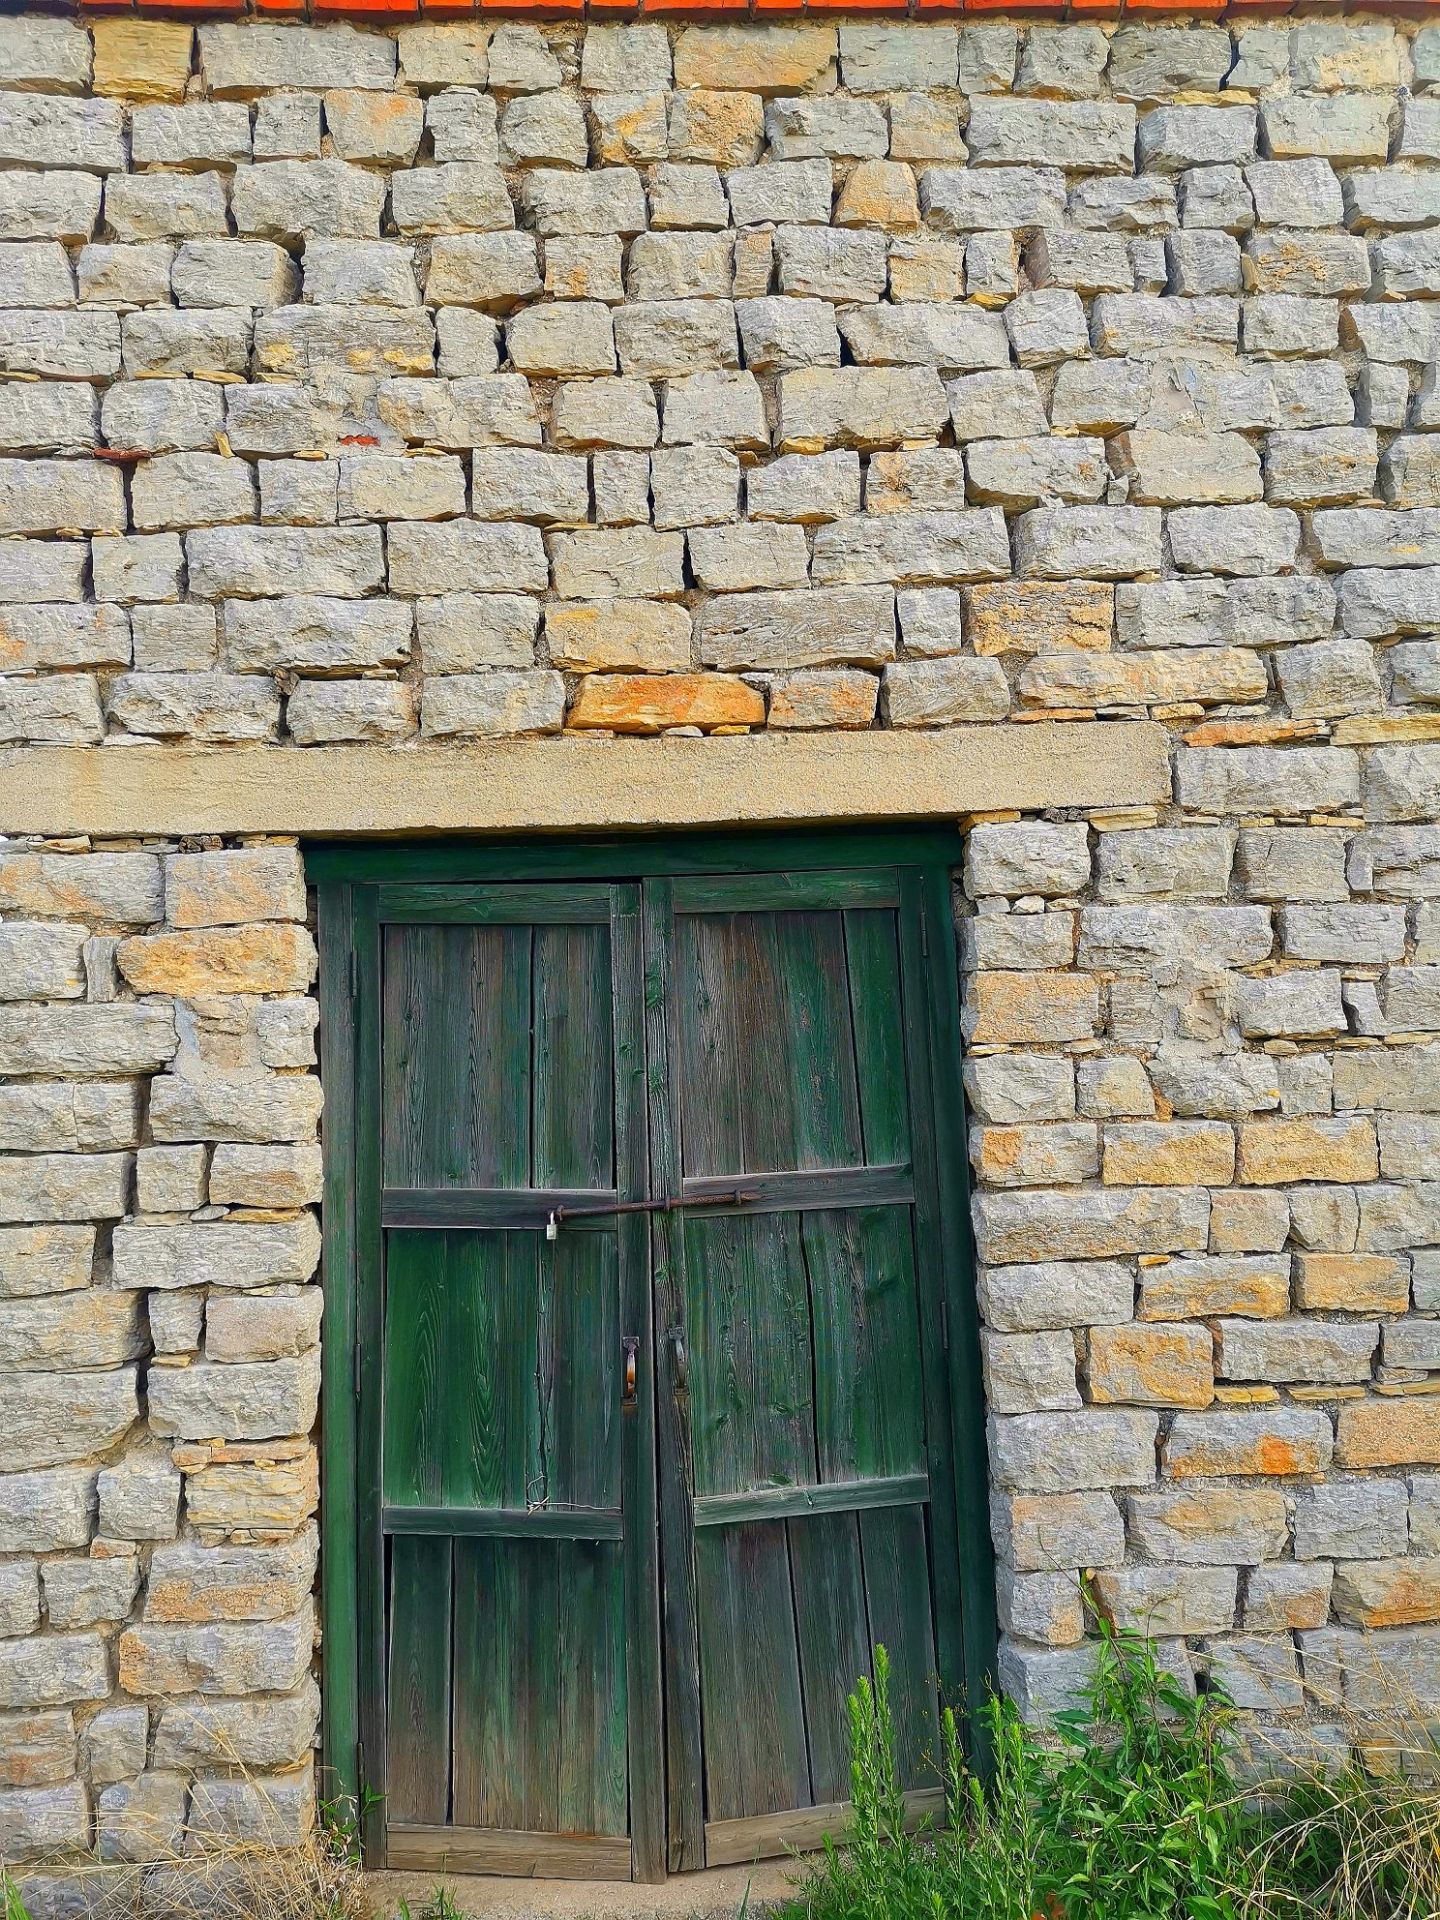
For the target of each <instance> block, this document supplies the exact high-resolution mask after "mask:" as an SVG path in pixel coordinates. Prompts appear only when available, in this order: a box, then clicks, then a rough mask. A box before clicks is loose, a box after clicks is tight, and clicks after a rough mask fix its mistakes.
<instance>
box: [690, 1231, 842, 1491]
mask: <svg viewBox="0 0 1440 1920" xmlns="http://www.w3.org/2000/svg"><path fill="white" fill-rule="evenodd" d="M682 1237H683V1241H684V1245H685V1262H686V1266H685V1270H686V1275H687V1280H688V1283H689V1300H688V1302H687V1308H688V1318H689V1322H690V1325H691V1328H692V1330H693V1352H692V1354H691V1359H690V1391H691V1400H692V1411H691V1430H692V1434H693V1442H694V1449H695V1491H696V1493H697V1494H708V1493H738V1492H742V1491H744V1490H747V1489H749V1488H752V1487H764V1486H793V1485H796V1484H797V1483H809V1482H810V1481H812V1480H813V1479H814V1477H815V1429H814V1408H813V1400H814V1392H813V1374H812V1365H811V1329H810V1294H809V1286H808V1283H807V1278H806V1272H805V1259H804V1250H803V1247H802V1243H801V1237H800V1222H799V1219H798V1218H797V1216H796V1215H794V1214H790V1213H763V1214H762V1213H756V1214H740V1213H736V1214H721V1215H716V1216H711V1217H709V1218H707V1217H706V1216H705V1215H703V1214H690V1215H688V1216H685V1220H684V1226H683V1228H682Z"/></svg>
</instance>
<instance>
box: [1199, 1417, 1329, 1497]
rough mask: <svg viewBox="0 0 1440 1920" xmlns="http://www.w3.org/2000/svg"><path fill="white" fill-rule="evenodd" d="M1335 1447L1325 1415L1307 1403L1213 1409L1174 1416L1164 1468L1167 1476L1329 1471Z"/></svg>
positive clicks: (1208, 1476) (1283, 1474)
mask: <svg viewBox="0 0 1440 1920" xmlns="http://www.w3.org/2000/svg"><path fill="white" fill-rule="evenodd" d="M1341 1418H1342V1419H1343V1418H1344V1414H1343V1412H1342V1415H1341ZM1332 1445H1333V1441H1332V1434H1331V1428H1330V1419H1329V1416H1328V1415H1327V1414H1324V1413H1316V1412H1310V1411H1308V1410H1307V1409H1305V1408H1302V1407H1267V1408H1263V1409H1260V1410H1257V1411H1251V1410H1248V1409H1247V1410H1244V1411H1237V1410H1233V1409H1229V1408H1227V1409H1221V1410H1217V1409H1214V1408H1211V1409H1209V1410H1207V1411H1206V1412H1204V1413H1180V1414H1177V1415H1176V1416H1175V1420H1174V1423H1173V1425H1172V1426H1171V1429H1170V1434H1169V1437H1168V1439H1166V1440H1165V1441H1164V1443H1163V1445H1162V1448H1161V1469H1162V1473H1163V1476H1164V1478H1165V1479H1167V1480H1190V1479H1212V1478H1215V1477H1217V1476H1219V1475H1226V1474H1229V1475H1235V1476H1237V1477H1251V1476H1256V1475H1273V1476H1281V1477H1287V1476H1290V1475H1294V1474H1315V1473H1324V1472H1325V1471H1326V1470H1327V1469H1328V1467H1329V1465H1330V1456H1331V1451H1332Z"/></svg>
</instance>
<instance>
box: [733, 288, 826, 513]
mask: <svg viewBox="0 0 1440 1920" xmlns="http://www.w3.org/2000/svg"><path fill="white" fill-rule="evenodd" d="M735 316H736V319H737V321H738V323H739V327H740V338H741V342H742V344H743V346H744V349H745V364H746V366H747V367H750V368H752V369H753V370H754V371H755V372H757V373H789V372H792V371H793V370H794V369H795V368H797V367H810V366H815V367H819V366H830V367H835V366H838V365H839V364H840V334H839V330H838V329H837V327H836V325H835V309H834V308H833V306H831V304H830V303H829V301H827V300H817V299H806V298H802V297H800V296H797V295H793V294H792V295H786V296H785V297H784V298H783V299H782V298H765V299H758V300H739V301H737V302H736V304H735ZM767 471H769V470H768V469H764V468H761V469H757V478H758V477H760V475H762V474H764V473H766V472H767Z"/></svg>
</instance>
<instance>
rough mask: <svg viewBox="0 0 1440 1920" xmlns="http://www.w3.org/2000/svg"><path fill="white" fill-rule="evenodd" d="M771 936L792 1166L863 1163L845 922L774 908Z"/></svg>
mask: <svg viewBox="0 0 1440 1920" xmlns="http://www.w3.org/2000/svg"><path fill="white" fill-rule="evenodd" d="M770 917H771V918H772V919H773V921H774V938H775V946H776V956H777V966H778V970H779V974H780V979H781V981H782V982H783V989H784V991H783V998H782V1001H781V1007H780V1009H779V1011H780V1012H781V1025H780V1031H779V1033H778V1034H777V1035H776V1036H775V1041H776V1043H777V1044H778V1046H779V1047H780V1048H781V1049H782V1050H783V1052H784V1055H785V1058H786V1061H787V1064H788V1066H789V1071H790V1082H791V1088H792V1112H793V1115H794V1128H795V1132H794V1138H793V1140H792V1143H791V1153H792V1154H793V1156H794V1157H793V1159H792V1160H791V1161H790V1162H789V1163H788V1164H789V1165H791V1166H793V1167H794V1168H795V1169H796V1170H797V1171H798V1170H802V1169H803V1170H809V1169H812V1168H817V1167H858V1166H860V1165H862V1164H863V1161H864V1158H865V1153H864V1142H863V1137H862V1134H861V1130H860V1101H859V1095H858V1092H857V1090H856V1085H855V1044H854V1036H853V1034H852V1031H851V1015H850V990H849V979H848V976H847V973H846V966H845V929H844V920H843V916H842V915H841V914H840V913H838V912H824V913H814V912H806V913H777V914H774V915H773V916H770Z"/></svg>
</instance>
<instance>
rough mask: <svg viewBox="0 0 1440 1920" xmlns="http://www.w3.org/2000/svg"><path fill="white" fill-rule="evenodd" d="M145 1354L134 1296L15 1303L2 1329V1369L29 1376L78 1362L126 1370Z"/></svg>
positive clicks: (58, 1296) (86, 1296)
mask: <svg viewBox="0 0 1440 1920" xmlns="http://www.w3.org/2000/svg"><path fill="white" fill-rule="evenodd" d="M144 1348H145V1333H144V1326H143V1322H142V1320H141V1315H140V1302H139V1299H138V1298H137V1296H135V1295H134V1294H126V1293H113V1294H112V1293H108V1292H106V1293H91V1292H90V1291H89V1290H86V1291H85V1292H83V1293H68V1294H63V1293H62V1294H54V1295H46V1296H41V1297H39V1298H36V1299H29V1300H12V1301H11V1302H10V1303H9V1305H8V1306H7V1308H6V1311H5V1318H4V1324H3V1326H0V1366H3V1367H14V1368H16V1369H18V1370H19V1371H22V1372H27V1373H29V1372H35V1371H44V1370H45V1369H48V1368H50V1367H54V1366H65V1365H66V1364H72V1365H73V1364H74V1363H75V1362H77V1361H81V1362H84V1363H85V1364H86V1365H89V1366H95V1367H115V1366H120V1365H122V1364H123V1363H124V1362H125V1361H127V1360H133V1359H134V1358H135V1356H136V1355H137V1354H139V1353H141V1352H143V1351H144Z"/></svg>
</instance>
